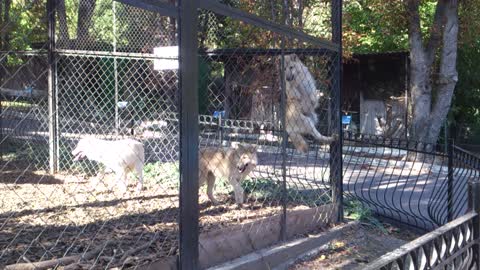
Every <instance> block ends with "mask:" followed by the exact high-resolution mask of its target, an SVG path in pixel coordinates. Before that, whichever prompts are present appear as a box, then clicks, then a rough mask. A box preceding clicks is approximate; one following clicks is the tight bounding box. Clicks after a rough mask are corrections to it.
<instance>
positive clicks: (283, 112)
mask: <svg viewBox="0 0 480 270" xmlns="http://www.w3.org/2000/svg"><path fill="white" fill-rule="evenodd" d="M287 4H288V3H287V2H286V1H284V2H283V22H284V23H285V25H288V5H287ZM285 43H286V39H285V36H283V35H282V38H281V40H280V49H281V55H280V91H281V93H280V117H281V119H280V121H281V124H282V215H281V218H280V239H281V240H282V241H286V240H287V199H288V198H287V142H288V134H287V92H286V89H287V88H286V80H285Z"/></svg>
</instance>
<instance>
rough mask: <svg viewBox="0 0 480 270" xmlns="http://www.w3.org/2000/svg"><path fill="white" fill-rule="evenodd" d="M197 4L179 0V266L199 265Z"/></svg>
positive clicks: (194, 267)
mask: <svg viewBox="0 0 480 270" xmlns="http://www.w3.org/2000/svg"><path fill="white" fill-rule="evenodd" d="M197 7H198V2H197V1H195V0H180V1H179V16H178V18H179V31H180V34H179V37H180V40H179V44H180V46H179V49H180V51H179V60H180V72H179V73H180V80H179V87H180V93H181V96H180V99H181V102H180V112H181V113H180V261H179V268H180V269H181V270H187V269H189V270H190V269H191V270H196V269H199V263H198V260H199V259H198V254H199V251H198V234H199V225H198V218H199V210H198V209H199V208H198V142H199V141H198V134H199V127H198V91H197V90H196V89H197V86H198V85H197V84H198V59H197V51H198V40H197V25H198V17H197V16H198V14H197V13H198V8H197Z"/></svg>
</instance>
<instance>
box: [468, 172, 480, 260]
mask: <svg viewBox="0 0 480 270" xmlns="http://www.w3.org/2000/svg"><path fill="white" fill-rule="evenodd" d="M468 206H469V207H468V209H469V210H472V211H474V212H476V213H477V216H476V217H475V219H474V220H473V239H474V240H477V241H478V240H480V182H478V181H475V182H469V183H468ZM473 256H474V260H475V261H476V264H477V268H478V267H479V266H480V247H479V245H478V244H477V245H475V246H473Z"/></svg>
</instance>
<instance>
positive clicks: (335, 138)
mask: <svg viewBox="0 0 480 270" xmlns="http://www.w3.org/2000/svg"><path fill="white" fill-rule="evenodd" d="M339 138H340V136H339V135H338V134H336V133H335V134H332V136H331V141H332V142H334V141H338V139H339Z"/></svg>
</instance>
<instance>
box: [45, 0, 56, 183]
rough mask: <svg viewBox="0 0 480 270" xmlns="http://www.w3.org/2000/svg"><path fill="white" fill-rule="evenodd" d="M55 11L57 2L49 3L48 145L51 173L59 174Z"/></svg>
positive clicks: (52, 0) (50, 0) (54, 0)
mask: <svg viewBox="0 0 480 270" xmlns="http://www.w3.org/2000/svg"><path fill="white" fill-rule="evenodd" d="M55 9H56V0H48V1H47V16H48V54H47V55H48V56H47V57H48V120H49V121H48V145H49V147H48V148H49V165H50V173H52V174H53V173H56V172H57V169H58V168H57V158H58V157H57V136H58V134H57V125H56V123H57V119H56V117H57V106H56V105H57V93H56V91H55V90H56V87H55V74H56V70H55V69H56V65H55Z"/></svg>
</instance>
